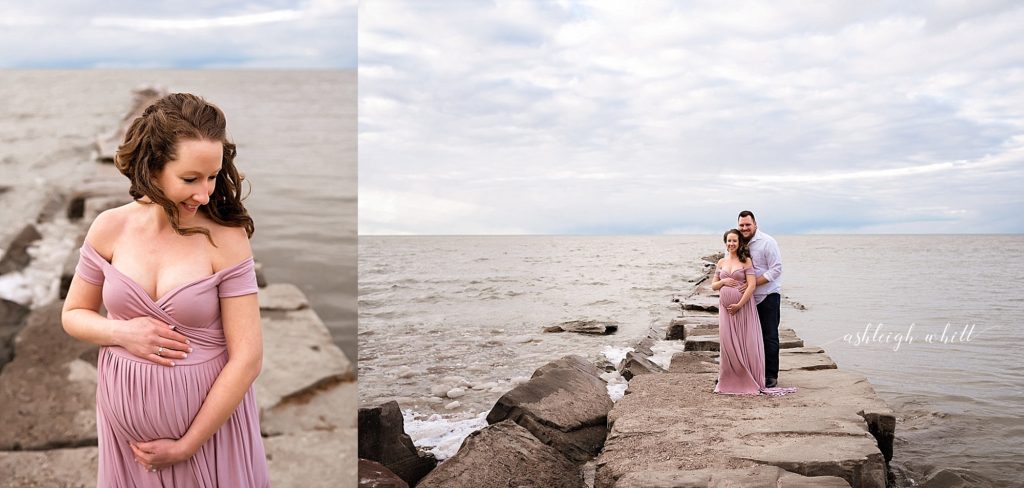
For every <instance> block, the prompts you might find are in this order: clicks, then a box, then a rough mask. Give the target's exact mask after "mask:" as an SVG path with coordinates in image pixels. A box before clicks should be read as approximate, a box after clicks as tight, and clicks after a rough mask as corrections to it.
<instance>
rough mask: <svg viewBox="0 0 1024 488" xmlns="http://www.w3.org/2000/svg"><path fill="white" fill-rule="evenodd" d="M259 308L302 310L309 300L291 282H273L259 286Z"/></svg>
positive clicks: (307, 305)
mask: <svg viewBox="0 0 1024 488" xmlns="http://www.w3.org/2000/svg"><path fill="white" fill-rule="evenodd" d="M259 300H260V310H302V309H306V308H309V300H307V299H306V294H305V293H302V290H301V289H299V287H297V286H295V285H293V284H291V283H274V284H270V285H267V286H266V287H263V288H260V292H259Z"/></svg>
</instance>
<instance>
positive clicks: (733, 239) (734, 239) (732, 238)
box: [725, 232, 740, 252]
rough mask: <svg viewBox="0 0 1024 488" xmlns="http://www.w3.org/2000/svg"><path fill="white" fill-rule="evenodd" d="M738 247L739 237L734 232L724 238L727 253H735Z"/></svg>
mask: <svg viewBox="0 0 1024 488" xmlns="http://www.w3.org/2000/svg"><path fill="white" fill-rule="evenodd" d="M739 247H740V237H739V236H738V235H736V233H735V232H730V233H729V234H728V235H726V236H725V249H726V250H728V251H729V252H736V249H737V248H739Z"/></svg>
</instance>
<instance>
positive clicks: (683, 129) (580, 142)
mask: <svg viewBox="0 0 1024 488" xmlns="http://www.w3.org/2000/svg"><path fill="white" fill-rule="evenodd" d="M1018 5H1019V3H1018ZM1021 26H1024V7H1021V6H1017V5H1015V2H1011V1H1007V2H985V1H945V2H931V3H930V4H929V5H928V6H925V5H923V3H921V2H902V1H899V2H879V3H870V2H869V3H864V2H845V1H844V2H802V1H801V2H790V3H787V2H775V1H773V2H763V1H756V2H749V3H745V2H721V1H710V2H657V1H643V2H622V1H607V2H604V1H599V2H591V1H579V2H577V1H561V2H554V1H535V2H533V1H495V2H469V1H466V2H442V1H430V2H422V1H416V0H409V1H407V2H398V1H391V0H388V1H380V0H368V1H364V2H360V5H359V48H358V49H359V205H360V208H359V212H360V214H359V230H360V233H362V234H523V233H524V234H578V233H583V234H673V233H718V232H721V231H722V230H723V229H725V228H727V227H729V226H730V225H732V224H734V223H735V218H736V213H737V212H739V211H740V210H743V209H750V210H753V211H754V212H755V214H757V216H758V222H759V223H760V224H761V228H762V229H764V230H765V231H767V232H769V233H776V234H787V233H922V232H923V233H989V232H996V233H998V232H1015V233H1020V232H1024V218H1022V217H1021V214H1022V213H1024V197H1022V196H1020V195H1021V194H1022V192H1021V190H1020V189H1021V188H1024V43H1022V42H1021V41H1020V29H1021Z"/></svg>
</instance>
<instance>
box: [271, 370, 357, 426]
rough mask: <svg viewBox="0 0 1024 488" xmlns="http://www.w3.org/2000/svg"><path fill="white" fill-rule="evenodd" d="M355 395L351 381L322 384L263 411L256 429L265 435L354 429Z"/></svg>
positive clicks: (353, 381)
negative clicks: (258, 426) (258, 427)
mask: <svg viewBox="0 0 1024 488" xmlns="http://www.w3.org/2000/svg"><path fill="white" fill-rule="evenodd" d="M256 395H257V397H259V395H260V392H259V391H257V392H256ZM358 396H359V387H358V385H357V384H356V382H355V380H344V381H337V382H330V383H325V384H323V385H320V386H318V387H316V388H312V389H310V390H308V391H307V392H306V393H305V394H301V395H293V396H290V397H287V398H285V399H284V400H282V401H281V402H280V403H278V404H277V405H275V406H273V407H272V408H268V409H265V410H263V412H262V413H261V416H260V428H261V429H262V431H263V435H265V436H268V435H269V436H274V435H281V434H296V433H299V432H303V431H322V432H334V431H339V430H343V429H354V428H356V410H357V408H358V407H357V405H356V403H357V399H358Z"/></svg>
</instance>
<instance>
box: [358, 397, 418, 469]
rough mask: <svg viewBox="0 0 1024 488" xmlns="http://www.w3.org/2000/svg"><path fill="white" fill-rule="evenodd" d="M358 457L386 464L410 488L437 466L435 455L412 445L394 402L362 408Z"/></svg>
mask: <svg viewBox="0 0 1024 488" xmlns="http://www.w3.org/2000/svg"><path fill="white" fill-rule="evenodd" d="M359 458H360V459H368V460H370V461H375V462H378V463H380V464H382V465H384V466H385V467H387V468H388V469H389V470H391V472H392V473H394V474H395V475H397V476H398V477H399V478H401V479H402V480H404V481H405V482H406V483H408V484H409V485H410V486H414V485H416V483H417V482H419V481H420V480H421V479H422V478H423V477H424V476H426V474H427V473H429V472H430V470H432V469H434V467H436V466H437V461H436V460H435V459H434V457H433V456H432V455H424V454H423V453H421V452H420V451H419V450H418V449H416V446H415V445H413V443H412V438H411V437H409V434H406V432H405V419H404V418H403V417H402V409H401V407H399V405H398V402H395V401H391V402H387V403H384V404H382V405H378V406H375V407H366V408H360V409H359Z"/></svg>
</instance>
